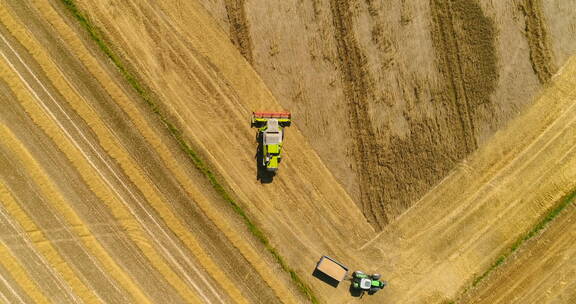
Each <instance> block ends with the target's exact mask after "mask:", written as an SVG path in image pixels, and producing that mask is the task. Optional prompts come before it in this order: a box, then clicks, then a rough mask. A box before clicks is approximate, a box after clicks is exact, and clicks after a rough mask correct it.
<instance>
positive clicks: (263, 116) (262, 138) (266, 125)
mask: <svg viewBox="0 0 576 304" xmlns="http://www.w3.org/2000/svg"><path fill="white" fill-rule="evenodd" d="M291 122H292V120H291V114H290V113H287V112H252V124H251V125H252V127H253V128H258V141H259V143H260V144H261V145H262V149H260V151H259V153H261V155H260V156H261V157H262V166H263V167H264V168H266V171H268V172H271V173H276V171H278V164H279V163H280V160H281V159H282V157H281V153H282V141H283V140H284V128H285V127H289V126H290V124H291Z"/></svg>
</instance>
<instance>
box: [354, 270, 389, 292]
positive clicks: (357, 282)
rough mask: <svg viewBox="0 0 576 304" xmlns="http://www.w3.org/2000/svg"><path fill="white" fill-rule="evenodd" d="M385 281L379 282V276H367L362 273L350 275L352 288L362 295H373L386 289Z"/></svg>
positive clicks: (355, 272) (356, 272) (357, 272)
mask: <svg viewBox="0 0 576 304" xmlns="http://www.w3.org/2000/svg"><path fill="white" fill-rule="evenodd" d="M386 285H387V283H386V281H380V275H379V274H373V275H367V274H365V273H363V272H362V271H354V273H352V288H353V289H354V290H356V291H358V292H360V295H362V294H363V293H364V292H368V294H375V293H376V292H377V291H379V290H380V289H382V288H384V287H386Z"/></svg>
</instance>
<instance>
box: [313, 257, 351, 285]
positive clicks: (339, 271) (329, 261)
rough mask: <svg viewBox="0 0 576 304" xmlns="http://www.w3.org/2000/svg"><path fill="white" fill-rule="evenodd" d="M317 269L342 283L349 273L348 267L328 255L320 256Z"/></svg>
mask: <svg viewBox="0 0 576 304" xmlns="http://www.w3.org/2000/svg"><path fill="white" fill-rule="evenodd" d="M315 271H319V272H321V273H323V274H324V275H326V276H328V277H329V278H331V279H332V280H334V281H336V282H337V283H340V282H341V281H342V280H344V279H345V278H346V276H347V275H348V267H346V266H344V265H343V264H342V263H340V262H338V261H336V260H335V259H333V258H331V257H328V256H323V257H321V258H320V261H318V264H316V270H315ZM337 283H336V284H337Z"/></svg>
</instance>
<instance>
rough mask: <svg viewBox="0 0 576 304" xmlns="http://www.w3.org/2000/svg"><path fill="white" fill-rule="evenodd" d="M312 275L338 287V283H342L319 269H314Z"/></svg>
mask: <svg viewBox="0 0 576 304" xmlns="http://www.w3.org/2000/svg"><path fill="white" fill-rule="evenodd" d="M312 276H314V277H315V278H317V279H318V280H320V281H322V282H324V283H326V284H328V285H330V286H332V287H334V288H336V287H338V284H339V283H340V282H338V281H337V280H334V279H333V278H331V277H330V276H328V275H327V274H325V273H323V272H322V271H320V270H318V269H314V272H312Z"/></svg>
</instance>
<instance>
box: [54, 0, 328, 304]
mask: <svg viewBox="0 0 576 304" xmlns="http://www.w3.org/2000/svg"><path fill="white" fill-rule="evenodd" d="M61 1H62V3H63V4H64V6H65V7H66V8H67V9H68V10H69V11H70V13H71V14H72V16H74V18H75V19H76V20H77V21H78V22H79V23H80V25H81V26H82V27H83V28H84V29H85V30H86V31H87V32H88V34H89V35H90V38H91V39H92V40H94V42H96V44H97V45H98V47H99V48H100V50H101V51H102V52H104V54H105V55H106V57H108V58H109V59H110V60H111V61H112V63H113V64H114V65H115V66H116V68H117V69H118V71H119V72H120V74H122V76H123V77H124V79H125V80H126V81H127V82H128V83H129V84H130V86H131V87H132V88H133V89H134V90H135V91H136V93H137V94H138V95H139V96H140V97H141V98H142V99H143V100H144V101H145V102H146V104H147V105H148V106H149V107H150V108H151V110H152V112H153V113H155V114H156V115H157V116H158V118H159V119H160V121H161V122H162V123H163V124H164V125H165V126H166V127H167V129H168V130H169V132H170V134H171V135H172V136H173V137H174V138H175V139H176V141H177V142H178V144H179V146H180V148H181V149H182V150H183V151H184V152H185V153H186V155H188V157H189V158H190V160H192V163H193V164H194V165H195V166H196V168H197V169H199V170H200V171H201V172H202V173H203V174H204V176H205V177H206V178H207V179H208V180H209V181H210V184H211V185H212V187H213V188H214V189H215V190H216V192H217V193H218V194H219V195H220V196H221V197H222V198H223V199H224V200H225V201H226V202H227V203H228V204H229V205H230V206H231V207H232V209H233V210H234V212H236V214H238V215H239V216H240V217H241V218H242V220H243V221H244V223H245V224H246V226H247V227H248V229H249V230H250V232H251V233H252V235H254V236H255V237H256V238H257V239H258V240H259V241H260V242H261V243H262V244H263V245H264V247H265V248H266V250H267V251H268V252H269V253H270V254H271V255H272V256H273V257H274V259H275V260H276V262H277V263H278V264H279V265H280V267H281V268H282V269H283V270H284V271H285V272H287V273H288V274H289V275H290V278H291V279H292V281H293V282H294V284H296V286H297V287H298V290H300V291H301V292H302V293H303V294H304V295H305V296H306V297H307V298H308V299H309V300H310V301H311V302H312V303H319V302H318V299H317V298H316V296H315V295H314V293H313V292H312V290H311V289H310V287H308V286H307V285H306V284H305V283H304V281H303V280H302V279H301V278H300V277H299V276H298V274H297V273H296V272H295V271H294V270H293V269H292V268H290V267H289V266H288V264H286V262H285V261H284V259H283V258H282V256H281V255H280V254H279V253H278V251H277V250H276V248H274V247H273V246H272V244H270V241H269V240H268V238H267V237H266V235H265V234H264V233H263V231H262V230H261V229H260V228H258V226H256V225H255V224H254V222H253V221H252V220H251V219H250V218H249V217H248V215H247V214H246V212H244V210H243V209H242V207H240V205H238V204H237V203H236V202H235V201H234V200H233V199H232V197H231V196H230V194H228V192H227V191H226V189H225V188H224V187H223V186H222V185H221V184H220V182H219V181H218V179H217V177H216V175H215V174H214V173H213V172H212V170H210V168H209V167H208V165H206V163H205V162H204V161H203V160H202V159H201V157H200V156H199V155H198V153H196V152H194V150H193V149H192V148H191V147H190V145H189V144H188V143H187V142H186V140H185V139H184V136H183V135H182V131H180V130H179V129H178V128H177V127H176V126H175V125H174V124H172V123H171V122H169V121H168V120H167V119H166V117H165V116H164V115H163V114H162V113H161V111H160V109H159V107H158V105H157V104H156V102H155V101H154V100H153V98H152V97H151V95H150V94H148V92H147V89H145V87H144V86H143V85H141V84H140V81H139V80H138V79H137V78H136V76H135V75H134V74H132V73H131V72H130V71H129V70H128V69H127V68H126V67H125V66H124V64H123V62H122V60H121V59H120V57H119V56H117V55H116V54H115V53H114V52H113V51H112V49H111V48H110V47H109V46H108V44H107V42H106V41H105V40H104V38H103V37H102V35H101V34H100V31H99V30H98V28H97V27H96V26H95V25H94V24H93V23H92V22H91V21H90V20H88V18H86V16H85V15H84V14H83V13H82V12H81V11H80V9H78V7H77V6H76V4H75V1H74V0H61Z"/></svg>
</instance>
